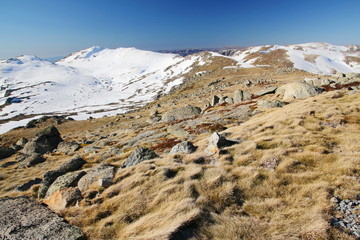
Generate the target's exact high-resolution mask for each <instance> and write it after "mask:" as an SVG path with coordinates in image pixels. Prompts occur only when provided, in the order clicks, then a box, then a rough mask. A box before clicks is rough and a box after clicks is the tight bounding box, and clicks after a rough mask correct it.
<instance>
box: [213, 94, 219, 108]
mask: <svg viewBox="0 0 360 240" xmlns="http://www.w3.org/2000/svg"><path fill="white" fill-rule="evenodd" d="M219 100H220V98H219V97H218V96H216V95H214V96H213V98H212V99H211V106H215V105H217V104H218V103H219Z"/></svg>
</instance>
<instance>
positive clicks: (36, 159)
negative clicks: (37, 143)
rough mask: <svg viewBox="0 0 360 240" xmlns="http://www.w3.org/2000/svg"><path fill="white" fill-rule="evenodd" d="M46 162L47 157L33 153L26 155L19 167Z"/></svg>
mask: <svg viewBox="0 0 360 240" xmlns="http://www.w3.org/2000/svg"><path fill="white" fill-rule="evenodd" d="M42 162H45V158H43V157H42V155H40V154H36V153H35V154H32V155H26V158H25V160H23V161H22V162H21V163H20V165H19V167H32V166H34V165H36V164H39V163H42Z"/></svg>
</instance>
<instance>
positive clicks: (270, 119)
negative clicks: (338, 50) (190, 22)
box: [0, 69, 360, 239]
mask: <svg viewBox="0 0 360 240" xmlns="http://www.w3.org/2000/svg"><path fill="white" fill-rule="evenodd" d="M255 74H257V78H261V77H264V78H267V77H268V76H271V78H273V79H275V80H277V82H278V84H280V83H282V82H283V81H288V80H289V79H292V78H293V79H294V80H296V79H301V78H303V77H304V76H303V75H302V74H303V73H292V74H288V75H276V74H274V73H273V72H271V71H270V72H269V71H266V70H258V69H248V70H241V71H238V70H229V69H228V70H216V71H214V72H213V73H212V75H211V76H205V77H203V78H201V79H198V81H194V83H193V84H190V85H189V86H191V87H187V88H184V89H183V90H182V91H181V92H177V93H175V94H174V95H172V96H166V97H164V98H162V99H161V100H160V101H158V102H155V103H161V104H162V107H161V108H159V110H160V112H161V113H163V112H165V111H166V110H168V109H169V108H173V107H175V106H172V104H171V102H172V99H174V98H176V97H179V100H178V102H177V103H176V106H181V105H183V104H186V103H188V102H189V100H188V99H185V98H184V99H183V96H184V95H190V94H191V93H194V92H196V91H198V92H199V95H198V96H195V95H192V98H191V100H192V103H194V104H195V105H199V106H202V105H201V104H203V103H204V99H210V97H211V94H219V95H221V94H223V95H224V94H228V95H229V94H231V93H232V92H233V91H234V89H238V88H243V85H235V86H229V87H225V88H223V89H220V90H216V91H214V92H213V93H203V94H202V92H201V89H202V87H203V86H204V85H206V84H207V83H209V82H211V81H213V80H215V79H217V78H218V77H219V76H225V77H226V79H225V80H224V82H233V81H235V80H239V79H240V80H245V79H249V78H250V79H251V78H254V75H255ZM263 87H264V86H255V87H253V88H251V89H250V88H249V90H250V91H252V92H255V91H256V90H257V89H260V88H263ZM264 98H265V99H266V98H271V97H269V96H265V97H264ZM155 103H153V104H151V105H154V104H155ZM359 103H360V94H359V93H357V94H353V95H349V94H347V92H345V90H344V91H339V92H329V93H325V94H322V95H320V96H317V97H313V98H309V99H305V100H297V101H295V102H293V103H291V104H289V105H287V106H285V107H284V108H281V109H270V110H262V111H263V112H262V113H260V114H257V115H255V116H253V117H252V118H250V119H249V120H248V121H246V122H245V123H243V124H241V125H239V124H238V123H237V122H235V123H228V124H224V125H225V126H226V127H228V129H227V130H226V131H225V132H224V133H226V134H227V135H228V138H231V139H239V140H244V142H242V143H240V144H237V145H234V146H232V147H229V148H227V149H226V151H223V152H222V154H221V155H215V156H208V155H206V154H205V153H204V152H203V150H204V149H205V148H206V145H207V138H208V137H209V136H210V134H211V133H210V132H206V131H205V132H203V133H201V134H193V135H190V138H191V139H192V141H193V142H194V144H195V145H196V146H198V150H197V151H196V152H195V153H194V154H191V155H188V156H183V155H175V156H174V155H168V154H167V153H166V151H167V150H168V149H165V150H164V149H157V151H158V153H160V154H161V155H160V156H161V158H158V159H155V160H152V161H147V162H144V163H142V164H140V165H138V166H136V167H132V168H128V169H119V170H118V171H117V174H116V177H115V180H114V182H115V184H114V185H112V186H111V187H109V188H107V189H93V191H97V192H98V193H99V194H98V195H97V196H96V197H95V198H92V199H91V198H88V199H85V200H83V201H81V202H80V203H79V206H76V207H71V208H69V209H66V210H63V211H62V212H60V214H61V215H63V216H64V217H65V218H66V219H67V220H68V221H69V222H70V223H72V224H75V225H78V226H80V227H81V228H82V229H83V230H84V231H85V233H86V234H87V235H88V236H89V237H90V238H91V239H169V238H172V239H176V238H178V239H184V238H187V237H190V238H193V239H299V238H301V239H331V238H332V239H339V238H341V239H351V237H349V236H347V235H346V234H344V233H340V232H338V231H337V230H336V229H334V228H332V227H331V226H330V224H329V223H330V219H331V216H332V215H333V214H334V213H333V211H332V203H331V202H330V198H331V197H332V196H334V195H336V196H340V197H341V198H351V199H354V198H356V196H357V194H358V193H359V191H360V185H359V181H358V180H357V178H356V177H358V174H359V171H360V169H359V160H358V159H359V155H360V154H359V152H358V146H359V140H358V136H359V134H360V128H359V123H360V114H359V111H360V109H359V108H358V106H359ZM239 107H240V106H238V107H236V105H231V106H227V107H226V106H225V107H218V108H215V109H214V110H219V111H221V110H224V109H226V110H227V111H230V112H232V111H235V110H236V109H235V108H239ZM260 110H261V109H260ZM149 111H150V109H147V108H143V109H142V110H140V111H139V112H135V113H131V114H127V116H136V115H139V116H140V117H141V118H140V119H125V118H121V119H120V118H118V117H109V118H104V119H100V120H91V121H83V122H68V123H65V124H63V125H59V126H57V127H58V128H59V130H60V132H61V133H62V135H63V137H64V139H65V140H76V141H82V140H84V139H89V138H91V137H89V136H87V135H86V133H85V130H89V131H90V132H91V133H93V134H94V135H99V136H102V135H105V136H108V138H109V142H108V143H107V144H104V146H103V147H102V149H101V150H99V151H100V152H99V153H97V154H90V153H84V152H81V151H80V154H81V155H82V156H83V157H84V158H85V159H86V161H87V162H88V164H86V165H85V168H86V167H90V166H92V165H95V164H96V163H98V162H101V161H104V160H105V161H107V162H110V163H112V164H114V165H116V166H121V164H122V163H123V161H124V160H125V159H126V157H127V156H128V155H129V153H130V152H131V151H132V149H133V148H134V147H135V146H138V145H140V146H149V147H151V146H156V145H157V144H158V143H161V142H162V141H166V140H167V139H168V138H170V136H167V137H166V138H164V137H161V136H160V137H159V138H154V139H152V140H144V139H145V138H137V136H139V135H140V134H143V133H144V132H147V131H150V130H151V131H154V132H155V133H156V134H158V133H163V132H166V131H167V128H168V127H169V126H168V125H167V124H164V123H159V124H156V125H148V124H145V123H144V122H145V120H146V116H147V115H148V114H149ZM213 114H219V112H216V111H214V113H213ZM207 118H208V119H207ZM118 119H120V120H118ZM199 121H200V120H199ZM204 121H206V122H211V114H210V115H209V116H208V117H204V118H202V119H201V121H200V122H204ZM46 124H49V122H48V123H45V124H44V125H46ZM186 124H187V123H186V121H185V122H184V123H183V125H184V126H185V129H186V126H187V127H189V125H186ZM188 124H190V123H188ZM39 128H41V126H40V127H39ZM35 131H36V129H31V130H17V131H14V132H12V133H8V134H5V135H2V136H1V137H2V139H3V140H4V141H3V142H6V143H10V142H13V141H15V140H16V139H17V138H18V137H20V136H23V135H25V136H29V137H30V136H31V135H32V134H33V133H34V132H35ZM112 133H117V136H114V137H110V134H112ZM154 135H155V134H154ZM94 138H95V137H94ZM96 139H97V138H96ZM134 139H136V141H137V142H136V144H134V145H131V146H126V147H124V148H123V154H122V155H120V156H117V157H109V158H104V157H102V152H106V150H108V149H109V148H110V147H113V146H120V147H121V146H122V145H123V144H124V143H127V142H129V141H133V140H134ZM84 146H85V145H84ZM168 147H169V146H167V148H168ZM163 152H165V153H163ZM66 159H67V157H66V156H63V155H62V154H49V155H47V161H46V162H45V163H42V164H39V165H37V166H36V167H32V168H28V169H21V168H18V167H17V165H13V166H10V167H7V168H3V169H0V186H1V189H0V193H1V195H2V196H9V195H20V194H27V195H35V194H36V191H37V187H38V186H34V187H33V188H31V189H30V190H29V191H27V192H25V193H16V192H11V190H12V189H13V188H14V187H15V186H17V185H19V184H21V183H24V182H26V181H28V180H30V179H32V178H34V177H41V176H42V174H43V173H44V172H45V171H48V170H51V169H53V168H55V167H56V166H57V165H58V164H60V163H62V162H63V161H65V160H66ZM12 160H13V158H9V159H7V160H5V161H4V162H7V161H12ZM266 166H270V167H271V166H273V167H275V168H274V169H272V168H266Z"/></svg>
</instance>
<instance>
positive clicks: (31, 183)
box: [15, 178, 42, 192]
mask: <svg viewBox="0 0 360 240" xmlns="http://www.w3.org/2000/svg"><path fill="white" fill-rule="evenodd" d="M41 182H42V180H41V178H34V179H31V180H30V181H28V182H26V183H24V184H21V185H20V186H17V187H16V188H15V191H19V192H24V191H27V190H29V189H30V188H31V187H32V186H34V185H36V184H39V183H41Z"/></svg>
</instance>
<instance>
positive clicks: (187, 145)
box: [170, 141, 196, 154]
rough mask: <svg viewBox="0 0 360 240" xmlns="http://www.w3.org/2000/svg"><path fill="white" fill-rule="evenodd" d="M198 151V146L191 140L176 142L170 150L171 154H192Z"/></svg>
mask: <svg viewBox="0 0 360 240" xmlns="http://www.w3.org/2000/svg"><path fill="white" fill-rule="evenodd" d="M195 151H196V147H195V146H194V144H192V143H191V142H189V141H183V142H181V143H178V144H176V145H175V146H174V147H173V148H172V149H171V151H170V154H176V153H185V154H190V153H193V152H195Z"/></svg>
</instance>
